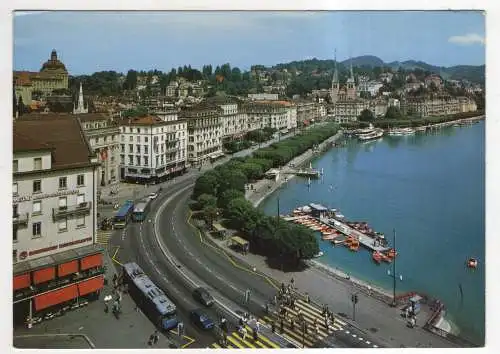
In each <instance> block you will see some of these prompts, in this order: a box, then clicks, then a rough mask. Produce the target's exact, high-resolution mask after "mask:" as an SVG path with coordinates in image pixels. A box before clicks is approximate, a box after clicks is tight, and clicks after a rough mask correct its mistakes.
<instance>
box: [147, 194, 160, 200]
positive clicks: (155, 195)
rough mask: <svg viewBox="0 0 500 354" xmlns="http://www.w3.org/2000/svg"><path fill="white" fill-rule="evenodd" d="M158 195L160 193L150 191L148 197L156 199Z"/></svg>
mask: <svg viewBox="0 0 500 354" xmlns="http://www.w3.org/2000/svg"><path fill="white" fill-rule="evenodd" d="M157 197H158V193H149V195H148V198H149V199H151V200H154V199H156V198H157Z"/></svg>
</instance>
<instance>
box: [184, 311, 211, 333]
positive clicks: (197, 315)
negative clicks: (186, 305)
mask: <svg viewBox="0 0 500 354" xmlns="http://www.w3.org/2000/svg"><path fill="white" fill-rule="evenodd" d="M189 317H190V318H191V321H192V322H193V323H194V324H195V325H196V326H198V327H200V328H201V329H204V330H209V329H212V328H214V326H215V323H214V321H213V320H212V319H211V318H210V317H208V315H207V314H205V313H204V312H203V311H201V310H199V309H196V310H192V311H191V313H190V316H189Z"/></svg>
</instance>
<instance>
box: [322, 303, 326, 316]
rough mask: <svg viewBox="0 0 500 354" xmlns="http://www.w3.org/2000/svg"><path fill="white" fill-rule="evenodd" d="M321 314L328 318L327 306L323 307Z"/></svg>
mask: <svg viewBox="0 0 500 354" xmlns="http://www.w3.org/2000/svg"><path fill="white" fill-rule="evenodd" d="M321 314H322V315H323V316H326V306H325V305H322V307H321Z"/></svg>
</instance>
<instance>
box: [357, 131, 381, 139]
mask: <svg viewBox="0 0 500 354" xmlns="http://www.w3.org/2000/svg"><path fill="white" fill-rule="evenodd" d="M383 135H384V130H383V129H375V130H374V131H373V132H371V133H368V134H362V135H358V139H359V140H361V141H368V140H374V139H379V138H381V137H382V136H383Z"/></svg>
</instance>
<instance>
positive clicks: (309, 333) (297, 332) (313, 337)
mask: <svg viewBox="0 0 500 354" xmlns="http://www.w3.org/2000/svg"><path fill="white" fill-rule="evenodd" d="M285 309H286V314H285V315H284V316H280V315H279V314H278V313H277V312H270V313H269V315H268V316H264V317H263V318H262V319H261V321H262V322H264V323H266V324H268V325H271V326H272V325H273V324H274V328H275V331H276V333H278V334H280V335H281V336H283V337H284V338H286V339H288V340H290V341H291V342H292V343H295V344H298V345H299V346H303V347H312V346H313V345H314V343H316V342H317V341H318V340H321V339H323V338H325V337H327V336H329V335H331V334H333V333H335V332H336V331H342V330H343V329H344V327H345V326H346V325H347V324H346V322H344V321H342V320H340V319H339V318H337V317H335V320H334V321H333V322H328V323H326V322H325V318H324V315H323V314H322V310H321V309H319V308H318V307H316V306H314V305H313V304H310V303H307V302H306V301H304V300H301V299H297V300H296V301H295V304H294V308H292V307H291V306H285ZM299 313H300V316H299ZM299 317H302V318H303V320H304V321H303V322H302V321H300V320H299ZM303 323H305V325H303Z"/></svg>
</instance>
